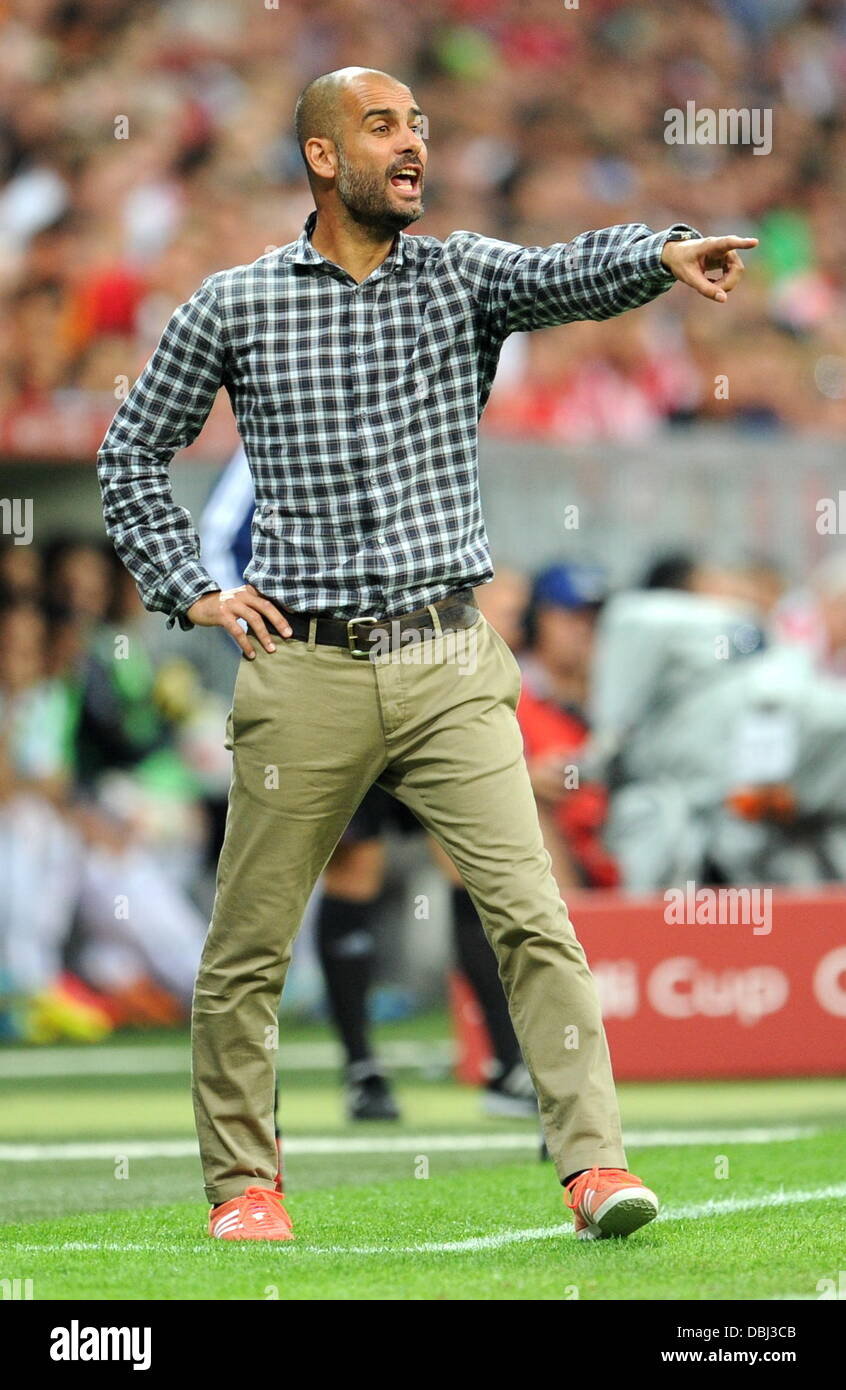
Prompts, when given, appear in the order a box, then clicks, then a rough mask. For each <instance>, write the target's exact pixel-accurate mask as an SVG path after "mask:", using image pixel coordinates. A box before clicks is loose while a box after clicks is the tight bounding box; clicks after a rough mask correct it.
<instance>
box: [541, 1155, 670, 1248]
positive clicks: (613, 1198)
mask: <svg viewBox="0 0 846 1390" xmlns="http://www.w3.org/2000/svg"><path fill="white" fill-rule="evenodd" d="M567 1191H568V1192H569V1193H570V1195H571V1197H572V1201H570V1200H569V1199H568V1198H567V1197H565V1198H564V1201H565V1204H566V1205H567V1206H568V1207H569V1208H570V1210H571V1211H572V1212H573V1213H574V1215H575V1220H576V1235H577V1236H578V1238H579V1240H604V1239H605V1238H606V1237H608V1236H630V1235H631V1233H632V1231H636V1230H637V1228H638V1227H639V1226H645V1225H646V1223H647V1221H654V1220H655V1217H656V1216H657V1215H658V1198H657V1197H656V1196H655V1193H654V1192H652V1191H651V1190H650V1189H649V1188H648V1187H644V1186H643V1184H642V1182H641V1180H640V1178H636V1177H635V1176H634V1174H633V1173H627V1172H626V1170H625V1168H589V1169H588V1170H587V1172H585V1173H580V1174H579V1176H578V1177H577V1178H573V1180H572V1182H569V1183H568V1184H567Z"/></svg>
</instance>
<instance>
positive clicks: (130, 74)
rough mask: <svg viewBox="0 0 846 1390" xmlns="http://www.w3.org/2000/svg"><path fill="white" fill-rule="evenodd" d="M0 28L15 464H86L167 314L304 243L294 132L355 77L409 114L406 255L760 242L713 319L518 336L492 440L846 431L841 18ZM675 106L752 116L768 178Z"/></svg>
mask: <svg viewBox="0 0 846 1390" xmlns="http://www.w3.org/2000/svg"><path fill="white" fill-rule="evenodd" d="M0 19H2V42H0V93H2V95H0V298H1V299H2V313H0V446H2V447H3V448H5V450H6V451H7V452H15V451H25V450H26V448H27V447H28V446H33V447H35V444H34V441H35V442H36V443H37V446H38V448H42V447H43V449H46V450H48V451H49V449H50V448H51V447H52V448H53V449H59V450H61V449H62V448H69V449H72V448H76V450H77V452H79V453H82V454H85V452H86V449H85V448H84V447H82V445H81V443H80V441H83V440H86V439H88V438H89V435H87V434H86V433H85V430H84V429H82V430H81V431H80V432H78V431H77V425H78V424H79V421H80V420H83V422H84V418H85V412H86V411H88V410H91V411H93V412H94V413H95V414H96V416H97V419H96V422H95V424H93V425H92V429H91V434H90V438H92V439H93V440H94V441H95V444H96V441H97V440H98V439H99V438H100V437H101V435H102V426H103V424H104V422H105V423H107V422H108V420H109V419H110V418H111V414H112V413H113V410H114V400H115V390H116V383H117V385H118V389H119V385H120V382H121V381H124V380H129V381H131V380H132V379H133V378H134V377H135V375H136V374H137V373H138V371H139V370H140V368H141V366H142V365H143V363H144V362H145V360H146V359H147V357H148V356H149V354H150V352H151V350H152V348H153V347H154V346H155V343H156V341H157V340H158V336H159V333H160V332H161V329H162V328H163V326H164V324H165V322H166V320H167V318H168V317H169V315H170V313H171V311H172V309H173V308H174V306H175V305H176V304H178V303H180V302H182V301H184V300H185V299H187V298H188V297H189V295H190V294H191V293H192V292H193V291H194V290H195V289H196V288H197V286H198V285H199V283H200V281H201V280H202V278H203V277H204V276H205V275H207V274H209V273H210V272H212V271H213V270H216V269H219V268H221V267H225V266H230V265H236V264H240V263H244V262H249V261H252V260H254V259H255V258H256V257H257V256H259V255H261V254H263V253H264V251H265V250H266V249H268V247H269V246H278V245H284V244H285V243H287V242H289V241H291V240H293V239H294V238H295V237H296V236H297V235H298V234H299V232H300V231H301V229H302V225H303V222H304V221H305V218H306V216H307V214H308V212H309V211H310V209H311V199H310V197H309V194H308V187H307V183H306V179H305V173H304V169H303V166H302V163H301V158H300V155H299V151H298V149H297V146H296V142H295V139H294V135H293V130H292V114H293V108H294V103H295V100H296V97H297V94H298V92H299V91H300V89H301V88H302V87H303V86H304V85H305V83H306V82H307V81H309V80H310V79H311V78H312V77H314V76H315V75H317V74H318V73H321V72H326V71H329V70H331V69H334V68H337V67H340V66H343V65H347V64H360V65H365V66H372V67H377V68H381V69H384V70H386V71H388V72H390V73H392V74H394V75H396V76H398V77H399V78H401V79H403V80H405V81H407V82H408V83H409V84H410V85H411V86H412V87H413V89H414V91H415V94H416V96H417V98H418V100H419V101H420V104H421V106H422V107H423V109H424V111H425V113H426V115H427V118H428V121H429V147H430V164H429V172H428V176H427V197H426V208H427V211H426V214H425V217H424V218H423V219H422V220H421V222H419V223H417V224H415V225H414V226H413V227H412V229H411V234H415V233H425V234H430V235H434V236H438V237H441V238H443V237H446V236H447V235H449V233H450V232H452V231H453V230H455V229H457V228H471V229H473V230H476V231H479V232H482V233H485V234H488V235H491V236H495V237H502V238H506V239H509V240H513V241H516V242H519V243H523V244H541V245H549V244H551V243H553V242H560V241H566V240H568V239H569V238H570V237H572V236H573V235H575V234H576V233H578V232H580V231H583V230H586V229H589V228H592V227H601V226H607V225H609V224H611V223H616V222H627V221H645V222H647V223H649V224H650V225H651V226H653V227H655V228H661V227H665V226H668V225H669V224H671V223H673V222H675V221H678V220H682V221H686V222H689V223H691V224H693V225H694V226H696V227H698V228H699V229H700V230H701V231H702V232H703V233H717V232H727V231H732V232H737V233H743V234H750V233H751V234H755V235H757V236H759V237H760V247H759V249H758V251H757V252H755V253H753V254H751V255H750V256H749V258H748V260H749V263H750V273H749V274H748V276H747V280H746V282H745V283H744V292H743V294H742V296H736V297H735V300H736V302H734V301H730V302H729V303H728V304H727V305H726V306H725V308H724V309H721V310H720V311H719V312H714V311H712V312H704V311H703V307H702V305H701V302H699V301H697V300H696V299H695V297H694V296H692V295H682V294H672V295H669V296H665V297H663V298H662V299H661V300H660V301H659V302H658V303H656V304H654V305H652V306H649V307H648V308H647V309H644V310H641V311H640V312H638V313H637V314H632V315H627V316H625V317H624V318H623V319H620V320H615V321H614V322H613V323H611V324H596V323H583V324H577V325H574V326H572V327H568V328H558V329H549V330H544V331H542V332H538V333H535V334H530V335H518V337H516V338H515V339H513V340H511V342H510V343H509V344H508V345H507V350H506V352H505V353H504V355H503V359H502V366H501V370H500V374H499V379H498V382H497V386H496V388H495V390H494V394H493V396H492V399H491V401H490V404H489V406H488V410H487V412H486V415H485V417H484V419H483V428H485V429H488V430H491V431H499V432H501V433H505V434H512V435H516V436H518V437H521V438H522V437H530V436H534V437H545V438H551V439H558V440H562V441H565V442H582V441H590V440H595V439H598V440H602V439H612V438H613V439H622V440H638V439H643V438H648V437H649V436H650V434H651V433H654V432H655V431H656V430H659V429H661V428H662V427H663V426H664V425H665V424H666V422H676V423H685V422H688V421H691V420H700V419H707V420H711V419H713V420H716V421H725V420H731V421H733V422H734V423H741V424H744V425H748V426H750V427H755V428H784V429H794V430H806V431H808V430H817V431H823V432H831V431H832V430H841V429H842V428H843V426H844V424H846V295H844V286H846V219H844V218H843V216H842V206H843V197H844V192H846V187H845V185H846V124H844V119H843V97H844V88H846V10H845V9H844V6H843V5H842V4H841V3H840V0H648V3H631V2H630V0H590V3H585V4H583V5H573V6H571V5H568V4H566V3H564V0H418V3H415V4H414V5H408V4H403V3H400V0H318V2H317V3H312V0H174V3H161V2H156V0H3V3H2V4H0ZM688 102H693V103H694V104H695V106H696V108H697V109H710V110H713V111H719V110H721V109H727V110H736V109H750V110H751V109H755V110H767V111H771V112H772V113H773V130H772V150H771V152H769V153H758V154H756V153H755V152H754V148H753V146H752V145H750V144H742V143H736V144H719V143H717V144H692V143H685V144H672V143H668V142H667V141H666V139H665V135H666V129H667V125H666V115H665V113H666V112H667V111H668V110H671V109H678V110H682V111H684V110H686V108H687V103H688ZM51 410H52V411H54V412H55V416H54V417H50V418H51V419H52V418H55V420H56V422H57V423H56V425H55V430H54V433H53V435H52V436H51V437H50V438H49V439H48V441H47V442H46V443H45V442H44V441H43V439H42V438H41V436H39V434H38V431H37V428H36V422H37V419H38V417H39V413H44V412H47V414H48V415H49V412H50V411H51ZM214 418H215V417H214V414H213V417H212V419H213V420H214ZM210 424H211V422H210ZM68 439H70V440H71V442H70V443H68ZM39 440H40V441H41V442H40V443H38V441H39ZM74 441H75V442H74ZM233 442H234V441H233V440H232V439H227V442H226V446H225V448H226V449H228V447H229V445H230V444H231V443H233ZM224 451H225V450H224Z"/></svg>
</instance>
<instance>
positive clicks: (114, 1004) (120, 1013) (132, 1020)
mask: <svg viewBox="0 0 846 1390" xmlns="http://www.w3.org/2000/svg"><path fill="white" fill-rule="evenodd" d="M107 1007H110V1009H111V1011H112V1018H113V1020H114V1023H115V1025H116V1027H121V1026H129V1027H130V1028H173V1027H175V1026H176V1025H177V1024H179V1023H183V1022H184V1021H185V1019H186V1018H187V1016H188V1011H187V1010H186V1009H185V1008H183V1006H182V1004H180V1002H179V1000H178V999H176V998H174V996H173V995H172V994H170V993H168V991H167V990H166V989H162V987H161V985H157V984H156V982H155V980H151V979H150V977H149V976H148V975H138V976H137V977H136V978H135V979H134V980H132V981H130V983H129V984H126V985H121V986H120V988H118V989H113V990H111V992H110V993H109V995H108V1004H107Z"/></svg>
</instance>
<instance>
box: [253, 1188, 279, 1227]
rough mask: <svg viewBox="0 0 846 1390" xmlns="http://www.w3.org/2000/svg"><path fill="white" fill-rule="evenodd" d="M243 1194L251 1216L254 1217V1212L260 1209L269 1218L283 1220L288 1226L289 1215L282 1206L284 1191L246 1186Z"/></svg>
mask: <svg viewBox="0 0 846 1390" xmlns="http://www.w3.org/2000/svg"><path fill="white" fill-rule="evenodd" d="M244 1196H245V1197H246V1199H247V1206H248V1209H249V1212H250V1215H251V1216H253V1217H255V1215H256V1213H257V1212H259V1211H260V1212H263V1213H266V1214H267V1215H268V1216H269V1217H270V1218H271V1220H273V1221H283V1222H285V1224H286V1225H288V1226H290V1224H291V1222H290V1217H288V1213H287V1212H286V1211H285V1208H284V1207H283V1206H282V1198H283V1196H284V1193H282V1192H275V1191H274V1190H273V1188H270V1187H248V1188H247V1190H246V1192H245V1193H244ZM286 1218H287V1220H286Z"/></svg>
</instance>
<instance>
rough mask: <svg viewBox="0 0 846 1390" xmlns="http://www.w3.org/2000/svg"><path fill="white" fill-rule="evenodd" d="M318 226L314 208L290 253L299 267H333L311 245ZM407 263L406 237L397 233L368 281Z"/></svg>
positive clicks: (289, 255)
mask: <svg viewBox="0 0 846 1390" xmlns="http://www.w3.org/2000/svg"><path fill="white" fill-rule="evenodd" d="M316 225H317V209H316V208H313V209H312V211H311V212H310V213H309V215H308V217H307V218H306V220H305V225H304V227H303V229H302V231H301V232H300V235H299V236H298V237H297V240H296V241H295V242H294V245H293V247H292V248H291V250H290V251H289V252H288V260H289V261H294V262H296V264H297V265H321V264H323V265H332V264H333V262H332V261H328V260H327V259H326V257H325V256H321V254H320V252H319V251H317V250H315V248H314V247H313V246H312V244H311V234H312V232H313V231H314V228H315V226H316ZM404 261H405V236H404V234H403V233H402V232H397V234H396V236H395V237H394V244H393V246H392V247H391V249H390V251H389V252H388V254H387V256H386V257H385V259H384V260H383V261H382V263H381V265H378V266H377V267H376V269H375V270H374V271H372V272H371V274H370V275H368V277H367V278H368V280H373V279H374V278H375V277H376V276H379V275H390V274H391V272H392V271H394V270H396V269H397V268H398V267H399V266H401V265H402V264H403V262H404Z"/></svg>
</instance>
